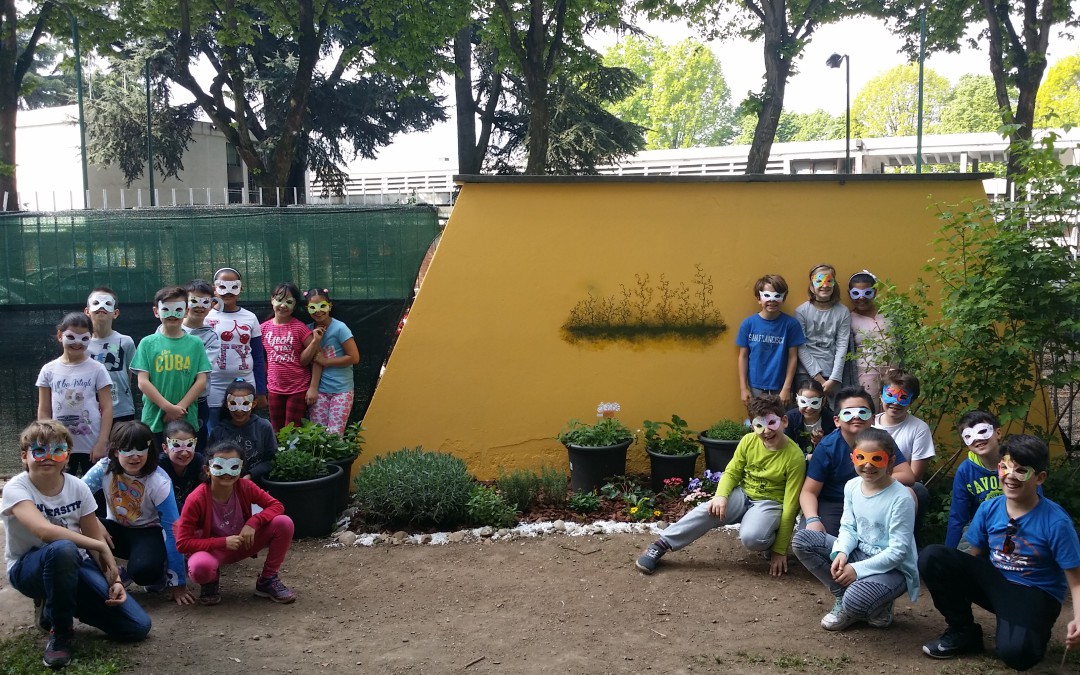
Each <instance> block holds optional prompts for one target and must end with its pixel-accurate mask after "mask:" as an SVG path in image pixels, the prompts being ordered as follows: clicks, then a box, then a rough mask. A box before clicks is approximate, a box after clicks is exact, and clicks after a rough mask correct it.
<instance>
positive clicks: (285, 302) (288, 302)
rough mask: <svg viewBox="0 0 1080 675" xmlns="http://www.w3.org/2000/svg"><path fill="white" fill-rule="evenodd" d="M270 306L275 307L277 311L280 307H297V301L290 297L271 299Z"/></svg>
mask: <svg viewBox="0 0 1080 675" xmlns="http://www.w3.org/2000/svg"><path fill="white" fill-rule="evenodd" d="M270 304H271V305H273V306H274V308H275V309H276V308H278V307H295V306H296V300H294V299H292V298H290V297H285V298H270Z"/></svg>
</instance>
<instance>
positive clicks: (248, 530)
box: [236, 525, 255, 548]
mask: <svg viewBox="0 0 1080 675" xmlns="http://www.w3.org/2000/svg"><path fill="white" fill-rule="evenodd" d="M236 536H238V537H240V544H241V545H242V546H243V547H244V548H251V547H252V546H253V545H254V544H255V528H254V527H252V526H250V525H245V526H244V527H243V528H242V529H241V530H240V534H238V535H236Z"/></svg>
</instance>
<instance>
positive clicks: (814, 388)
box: [784, 379, 836, 461]
mask: <svg viewBox="0 0 1080 675" xmlns="http://www.w3.org/2000/svg"><path fill="white" fill-rule="evenodd" d="M795 405H796V406H797V407H795V408H792V409H791V410H789V411H787V415H786V416H787V427H785V429H784V433H786V434H787V435H788V436H789V437H790V438H791V440H793V441H795V443H796V444H797V445H798V446H799V447H800V448H802V451H803V454H804V455H805V456H806V461H810V456H811V455H812V454H813V453H814V448H815V447H817V444H818V443H820V442H821V439H822V438H825V436H827V435H829V434H831V433H832V432H833V431H834V430H835V429H836V422H835V421H834V417H835V416H834V415H833V412H832V411H831V410H829V404H828V403H827V402H826V401H825V390H824V389H823V388H822V386H821V383H820V382H817V381H816V380H809V379H808V380H803V381H802V382H800V383H799V388H798V390H797V391H796V392H795Z"/></svg>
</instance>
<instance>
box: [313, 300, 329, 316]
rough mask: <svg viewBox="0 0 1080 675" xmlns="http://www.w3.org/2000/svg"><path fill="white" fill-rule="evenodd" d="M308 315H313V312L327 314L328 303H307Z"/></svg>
mask: <svg viewBox="0 0 1080 675" xmlns="http://www.w3.org/2000/svg"><path fill="white" fill-rule="evenodd" d="M307 311H308V314H314V313H315V312H329V311H330V303H329V302H326V301H325V300H323V301H322V302H309V303H308V306H307Z"/></svg>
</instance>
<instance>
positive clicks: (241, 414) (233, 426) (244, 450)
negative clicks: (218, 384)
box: [210, 378, 277, 482]
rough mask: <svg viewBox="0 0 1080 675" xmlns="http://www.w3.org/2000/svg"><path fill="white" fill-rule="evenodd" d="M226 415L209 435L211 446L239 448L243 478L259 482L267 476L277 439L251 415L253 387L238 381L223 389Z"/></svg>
mask: <svg viewBox="0 0 1080 675" xmlns="http://www.w3.org/2000/svg"><path fill="white" fill-rule="evenodd" d="M224 407H225V411H226V412H225V414H223V415H222V416H221V418H220V419H219V420H218V424H217V426H216V427H214V430H213V431H211V432H210V445H214V444H215V443H221V442H223V441H228V442H230V443H232V444H234V445H235V446H236V447H238V448H240V452H241V456H242V457H243V458H244V465H245V466H247V471H248V472H247V474H245V476H246V477H248V478H251V479H252V480H254V481H255V482H258V481H260V480H262V479H263V478H265V477H266V476H268V475H270V465H271V463H273V461H274V455H275V454H277V436H276V435H275V434H274V429H273V427H271V426H270V422H268V421H266V420H265V419H263V418H262V417H259V416H258V415H255V414H253V411H254V409H255V387H254V386H252V384H251V383H250V382H248V381H246V380H242V379H239V378H237V379H236V380H234V381H233V383H232V384H230V385H229V386H228V388H227V389H226V390H225V406H224Z"/></svg>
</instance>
